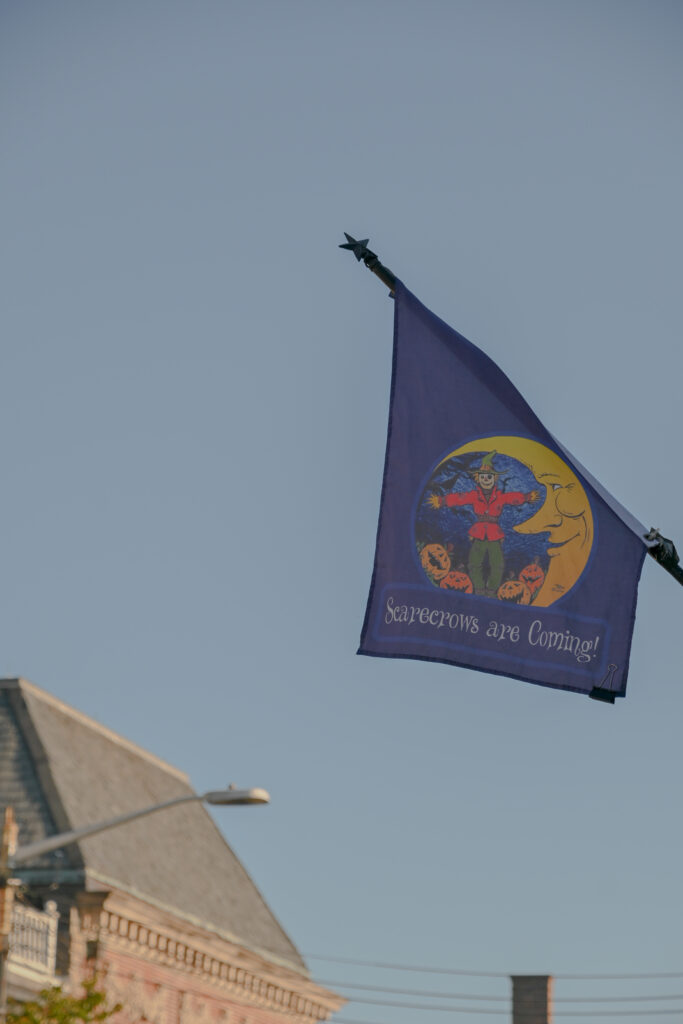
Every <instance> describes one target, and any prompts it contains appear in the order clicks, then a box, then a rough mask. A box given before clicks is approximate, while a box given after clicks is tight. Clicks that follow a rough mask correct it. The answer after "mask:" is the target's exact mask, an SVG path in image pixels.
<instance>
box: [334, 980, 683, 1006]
mask: <svg viewBox="0 0 683 1024" xmlns="http://www.w3.org/2000/svg"><path fill="white" fill-rule="evenodd" d="M316 981H317V982H318V984H319V985H329V986H330V987H332V988H352V989H357V990H358V991H362V992H385V993H387V994H388V995H397V996H422V997H425V998H427V999H472V1000H475V1001H485V1002H497V1003H502V1002H503V1003H509V1002H510V996H482V995H472V994H471V993H463V992H428V991H427V990H426V989H421V988H387V987H383V986H381V985H360V984H357V983H356V982H350V981H330V980H329V979H321V978H316ZM674 999H683V993H673V994H671V995H652V996H565V997H560V998H554V999H553V1003H636V1002H637V1003H642V1002H664V1001H666V1000H674ZM350 1001H351V1002H354V1003H359V1002H363V1000H361V999H355V998H352V999H351V1000H350Z"/></svg>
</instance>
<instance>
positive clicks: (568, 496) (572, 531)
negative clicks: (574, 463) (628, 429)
mask: <svg viewBox="0 0 683 1024" xmlns="http://www.w3.org/2000/svg"><path fill="white" fill-rule="evenodd" d="M415 545H416V548H417V554H418V558H419V562H420V565H421V567H422V570H423V572H424V574H425V576H426V578H427V579H428V580H429V582H430V583H432V584H433V585H434V586H435V587H440V588H441V589H444V590H454V591H459V592H460V593H462V594H476V595H479V596H481V597H489V598H493V599H495V600H498V601H507V602H512V603H514V604H522V605H531V604H533V605H534V606H536V607H543V608H545V607H547V606H548V605H551V604H553V602H555V601H557V600H559V598H561V597H563V596H564V594H566V593H567V592H568V591H569V590H570V589H571V587H573V586H574V584H575V583H576V581H577V580H578V578H579V576H580V575H581V573H582V572H583V570H584V569H585V567H586V563H587V562H588V558H589V555H590V552H591V547H592V545H593V515H592V512H591V507H590V503H589V501H588V496H587V494H586V492H585V490H584V488H583V486H582V485H581V482H580V481H579V479H578V477H577V476H576V474H575V473H574V472H573V470H571V469H570V468H569V466H568V465H567V464H566V463H565V462H564V461H563V460H562V459H561V458H560V456H559V455H557V454H556V453H555V452H554V451H552V450H551V449H550V448H546V446H545V445H542V444H540V443H539V442H538V441H531V440H529V439H528V438H525V437H486V438H479V439H478V440H475V441H469V442H468V443H467V444H464V445H462V447H460V448H456V450H455V451H453V452H451V453H450V455H447V456H446V458H445V459H442V460H441V461H440V462H439V463H438V465H437V466H436V467H435V468H434V470H433V471H432V473H431V474H430V477H429V480H428V481H427V484H426V486H425V488H424V490H423V492H422V494H421V496H420V499H419V501H418V504H417V512H416V516H415Z"/></svg>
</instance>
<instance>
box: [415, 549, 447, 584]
mask: <svg viewBox="0 0 683 1024" xmlns="http://www.w3.org/2000/svg"><path fill="white" fill-rule="evenodd" d="M420 561H421V562H422V568H423V569H424V571H425V572H426V573H427V575H428V576H429V577H430V578H431V579H433V580H442V579H443V578H444V576H445V575H446V574H447V573H448V572H450V568H451V556H450V555H449V554H448V552H447V551H446V549H445V547H444V546H443V544H425V546H424V547H423V548H422V551H421V552H420Z"/></svg>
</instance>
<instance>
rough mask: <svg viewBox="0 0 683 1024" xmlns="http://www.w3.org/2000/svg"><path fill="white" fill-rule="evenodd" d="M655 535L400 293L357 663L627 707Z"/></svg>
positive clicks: (472, 353)
mask: <svg viewBox="0 0 683 1024" xmlns="http://www.w3.org/2000/svg"><path fill="white" fill-rule="evenodd" d="M646 532H647V531H646V529H645V527H644V526H643V525H642V524H641V523H639V522H638V521H637V520H636V519H635V518H633V517H632V516H631V515H630V514H629V513H628V512H627V511H626V510H625V509H624V508H623V507H622V506H621V505H619V503H618V502H617V501H615V499H614V498H612V497H611V495H610V494H608V492H607V491H605V489H604V488H603V487H602V486H601V485H600V484H599V483H598V482H597V481H596V480H595V479H594V478H593V477H591V476H590V474H589V473H588V472H587V471H586V470H585V469H584V468H583V467H582V466H581V465H580V463H578V462H577V461H576V460H575V459H573V457H572V456H571V455H570V454H569V452H568V451H567V450H566V449H565V448H564V447H563V446H562V445H560V444H559V442H557V441H556V440H555V439H554V438H553V436H552V435H551V434H550V433H549V432H548V430H547V429H546V428H545V427H544V426H543V424H542V423H541V422H540V420H539V419H538V417H537V416H536V414H535V413H534V412H533V410H532V409H531V408H530V407H529V405H528V404H527V403H526V401H525V400H524V398H522V396H521V395H520V393H519V392H518V391H517V389H516V388H515V387H514V385H513V384H512V383H511V382H510V381H509V380H508V378H507V377H506V376H505V374H504V373H503V372H502V370H500V369H499V368H498V367H497V366H496V365H495V363H493V362H492V360H491V359H489V357H488V356H487V355H485V354H484V353H483V352H482V351H480V350H479V349H478V348H476V347H475V346H474V345H472V344H471V343H470V342H469V341H467V339H466V338H463V337H462V335H460V334H458V333H457V332H456V331H454V330H453V329H452V328H450V327H449V326H448V325H447V324H445V323H444V322H443V321H442V320H439V318H438V317H436V316H435V315H434V314H433V313H431V312H430V311H429V310H428V309H426V308H425V307H424V306H423V305H422V304H421V303H420V302H419V301H418V300H417V299H416V298H415V296H414V295H411V293H410V292H409V291H408V290H407V289H406V288H405V287H404V286H403V285H402V284H401V282H397V286H396V292H395V319H394V358H393V374H392V383H391V404H390V412H389V432H388V440H387V452H386V460H385V468H384V480H383V484H382V497H381V506H380V515H379V527H378V533H377V547H376V552H375V565H374V570H373V576H372V583H371V587H370V595H369V598H368V605H367V610H366V614H365V622H364V624H363V631H362V636H361V645H360V648H359V652H358V653H359V654H368V655H374V656H379V657H387V658H417V659H422V660H428V661H439V662H446V663H449V664H453V665H461V666H464V667H467V668H472V669H478V670H480V671H484V672H493V673H496V674H501V675H506V676H511V677H513V678H516V679H523V680H525V681H528V682H532V683H539V684H540V685H542V686H551V687H556V688H558V689H562V690H574V691H576V692H578V693H585V694H589V695H591V696H596V697H598V698H599V699H603V700H604V699H606V700H610V701H613V699H614V697H623V696H624V694H625V690H626V678H627V674H628V660H629V653H630V648H631V634H632V631H633V622H634V617H635V609H636V597H637V588H638V579H639V577H640V572H641V569H642V565H643V559H644V557H645V553H646V550H647V546H646V543H645V540H644V535H645V533H646Z"/></svg>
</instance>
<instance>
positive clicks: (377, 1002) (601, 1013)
mask: <svg viewBox="0 0 683 1024" xmlns="http://www.w3.org/2000/svg"><path fill="white" fill-rule="evenodd" d="M356 1003H360V1004H363V1005H365V1006H387V1007H389V1006H390V1007H392V1008H394V1009H400V1010H422V1011H425V1010H427V1011H431V1012H434V1013H490V1014H498V1015H502V1016H506V1017H509V1016H510V1010H509V1008H508V1009H507V1010H497V1009H496V1010H493V1009H488V1008H482V1007H467V1006H433V1005H432V1006H429V1005H428V1004H427V1003H402V1002H392V1001H391V1000H384V999H349V1004H356ZM643 1013H647V1014H648V1015H651V1014H661V1015H665V1014H678V1016H679V1017H680V1016H681V1015H682V1014H683V1009H681V1007H679V1008H678V1009H666V1010H650V1009H642V1010H560V1011H559V1013H553V1016H554V1017H642V1015H643ZM516 1016H521V1015H520V1014H519V1012H518V1013H517V1014H516ZM531 1016H532V1017H534V1019H536V1017H537V1016H538V1014H537V1013H535V1012H534V1013H532V1014H531Z"/></svg>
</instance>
